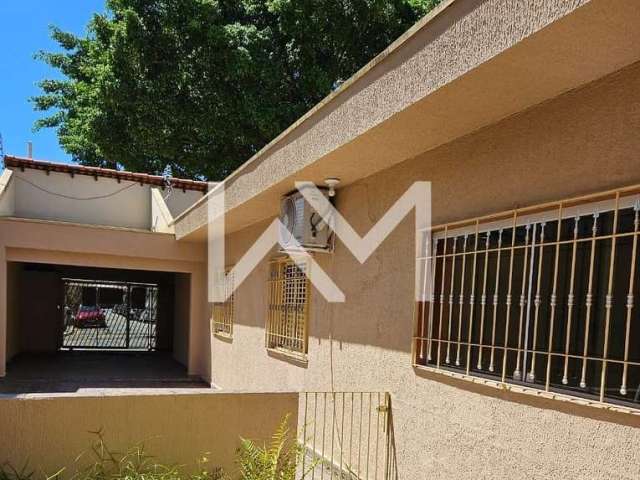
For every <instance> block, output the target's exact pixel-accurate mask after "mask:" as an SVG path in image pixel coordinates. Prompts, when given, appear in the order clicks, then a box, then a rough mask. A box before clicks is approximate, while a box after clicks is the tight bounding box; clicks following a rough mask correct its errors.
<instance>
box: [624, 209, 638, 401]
mask: <svg viewBox="0 0 640 480" xmlns="http://www.w3.org/2000/svg"><path fill="white" fill-rule="evenodd" d="M633 210H634V212H635V213H634V219H633V233H634V234H633V246H632V247H631V272H630V273H629V291H628V294H627V305H626V307H627V323H626V327H625V335H624V363H623V367H622V383H621V385H620V394H621V395H626V394H627V372H628V369H629V364H628V363H627V362H628V361H629V333H630V331H631V318H632V314H633V304H634V299H633V289H634V286H635V277H636V259H637V256H638V230H639V228H638V227H639V226H640V218H639V213H640V200H636V203H635V204H634V206H633Z"/></svg>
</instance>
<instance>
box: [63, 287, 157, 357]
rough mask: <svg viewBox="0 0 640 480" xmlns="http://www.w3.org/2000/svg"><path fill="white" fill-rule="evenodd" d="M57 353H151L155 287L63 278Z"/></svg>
mask: <svg viewBox="0 0 640 480" xmlns="http://www.w3.org/2000/svg"><path fill="white" fill-rule="evenodd" d="M62 284H63V292H64V301H63V305H62V309H61V310H62V315H63V318H62V322H60V326H61V331H60V349H61V350H73V349H98V350H134V351H154V350H155V349H156V347H157V332H158V329H157V324H158V296H159V288H158V284H153V283H132V282H113V281H105V280H83V279H75V278H63V279H62Z"/></svg>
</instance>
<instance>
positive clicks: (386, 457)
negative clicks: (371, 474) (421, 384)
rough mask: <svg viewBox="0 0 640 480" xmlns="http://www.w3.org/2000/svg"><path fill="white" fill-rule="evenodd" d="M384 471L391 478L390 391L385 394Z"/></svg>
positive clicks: (387, 477)
mask: <svg viewBox="0 0 640 480" xmlns="http://www.w3.org/2000/svg"><path fill="white" fill-rule="evenodd" d="M384 411H385V414H384V429H383V432H384V473H383V477H382V478H384V480H390V478H391V477H390V475H389V453H390V452H389V448H390V444H389V437H390V435H391V432H390V430H391V428H390V425H389V424H390V422H391V399H390V397H389V392H385V394H384Z"/></svg>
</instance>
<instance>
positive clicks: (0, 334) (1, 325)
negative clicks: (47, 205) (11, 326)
mask: <svg viewBox="0 0 640 480" xmlns="http://www.w3.org/2000/svg"><path fill="white" fill-rule="evenodd" d="M6 360H7V256H6V253H5V247H4V242H2V236H1V235H0V377H4V376H5V374H6V372H7V370H6V367H7V361H6Z"/></svg>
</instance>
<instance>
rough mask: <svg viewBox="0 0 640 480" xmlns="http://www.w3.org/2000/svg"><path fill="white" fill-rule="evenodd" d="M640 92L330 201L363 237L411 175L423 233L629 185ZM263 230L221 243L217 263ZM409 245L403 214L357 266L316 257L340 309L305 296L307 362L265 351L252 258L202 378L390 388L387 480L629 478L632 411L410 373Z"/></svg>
mask: <svg viewBox="0 0 640 480" xmlns="http://www.w3.org/2000/svg"><path fill="white" fill-rule="evenodd" d="M639 83H640V65H637V64H636V65H634V66H632V67H631V68H628V69H626V70H624V71H621V72H619V73H616V74H613V75H612V76H610V77H608V78H604V79H602V80H600V81H597V82H595V83H593V84H590V85H588V86H586V87H584V88H582V89H580V90H577V91H572V92H569V93H567V94H565V95H563V96H561V97H558V98H556V99H553V100H550V101H548V102H545V103H544V104H541V105H539V106H537V107H535V108H533V109H531V110H528V111H525V112H523V113H520V114H518V115H516V116H513V117H511V118H508V119H506V120H503V121H502V122H500V123H498V124H495V125H493V126H490V127H487V128H484V129H482V130H480V131H478V132H476V133H474V134H471V135H468V136H465V137H463V138H460V139H458V140H456V141H454V142H451V143H449V144H446V145H444V146H441V147H439V148H437V149H435V150H432V151H428V152H425V153H423V154H421V155H419V156H418V157H415V158H413V159H410V160H407V161H405V162H403V163H402V164H400V165H398V166H396V167H393V168H391V169H388V170H386V171H383V172H380V173H378V174H375V175H373V176H371V177H368V178H365V179H363V180H361V181H358V182H356V183H354V184H352V185H349V186H347V187H344V188H342V189H340V190H339V191H338V194H337V197H336V202H337V208H338V210H339V211H340V212H341V213H342V214H343V215H344V216H345V217H346V219H347V220H348V221H349V222H350V223H351V224H352V225H353V226H354V228H355V229H356V230H357V231H358V232H359V233H360V234H361V235H363V234H365V233H366V232H368V231H369V229H370V228H371V227H372V226H373V225H374V224H375V222H376V221H378V220H379V219H380V218H381V217H382V216H383V214H384V213H385V212H386V211H387V210H388V209H389V208H390V206H391V205H392V204H393V203H394V202H395V201H396V200H397V199H398V198H399V196H400V195H401V194H402V193H404V192H405V190H406V189H407V188H408V187H409V186H410V185H411V184H412V182H414V181H417V180H428V181H431V182H432V193H433V199H432V206H433V221H434V224H438V223H443V222H447V221H453V220H462V219H466V218H471V217H474V216H477V215H482V214H490V213H495V212H499V211H503V210H507V209H510V208H514V207H517V206H525V205H531V204H536V203H540V202H544V201H550V200H557V199H562V198H567V197H571V196H575V195H580V194H586V193H591V192H597V191H601V190H606V189H610V188H614V187H621V186H625V185H632V184H638V183H640V161H639V160H638V151H640V136H638V133H637V132H638V131H640V109H639V108H638V105H640V90H639V89H638V88H637V85H638V84H639ZM266 225H267V223H264V224H261V225H255V226H253V227H251V228H247V229H245V230H242V231H240V232H237V233H234V234H232V235H230V236H229V238H228V239H227V248H228V252H229V257H228V258H227V261H228V263H229V264H233V263H234V262H236V261H238V260H239V258H240V257H241V256H242V254H244V253H245V251H246V249H247V248H248V247H249V246H250V245H251V244H252V242H253V241H254V240H255V239H256V238H257V236H258V235H259V234H260V233H262V231H263V229H264V227H265V226H266ZM414 239H415V233H414V223H413V218H412V216H409V217H407V218H406V219H405V220H404V221H403V222H402V223H401V224H400V226H399V227H398V228H397V229H396V230H395V231H394V232H393V233H392V234H391V235H390V236H389V237H388V238H387V239H386V240H385V242H384V243H383V244H382V245H381V246H380V247H379V248H378V249H377V250H376V251H375V252H374V254H373V255H372V256H371V258H369V260H368V261H367V262H366V263H365V264H364V265H360V264H359V263H358V261H357V260H356V259H355V258H354V257H353V256H352V255H351V253H349V252H348V251H347V250H346V248H345V247H344V245H343V244H342V243H341V242H340V241H338V242H337V246H336V251H335V253H333V254H331V255H325V254H317V255H315V258H316V260H317V261H318V262H319V264H320V265H321V267H322V268H323V269H324V270H325V271H326V272H327V273H328V274H329V275H330V276H331V278H332V279H334V281H336V283H337V284H338V286H339V287H340V288H342V289H343V291H344V293H345V294H346V298H347V302H346V303H345V304H328V303H327V302H326V301H324V299H322V298H321V297H320V296H319V295H318V293H317V292H316V291H315V290H314V291H313V292H312V299H311V313H310V324H309V332H310V339H309V355H308V365H300V364H298V363H296V362H289V361H287V360H285V359H283V358H281V357H274V356H271V355H269V354H268V353H267V351H266V350H265V347H264V334H265V332H264V327H265V318H266V282H267V272H268V270H267V260H268V259H265V261H264V262H262V264H261V265H260V266H259V267H258V268H257V269H256V270H254V271H253V272H252V273H251V275H250V276H249V277H248V278H247V279H246V280H245V282H244V283H243V284H242V285H241V286H240V288H239V289H238V291H237V292H236V304H235V307H236V319H235V325H234V336H233V341H232V342H227V341H220V340H216V339H214V340H213V348H212V364H213V365H215V369H214V378H213V381H214V383H215V384H217V385H218V386H220V387H222V388H223V389H225V390H229V391H233V390H243V389H247V388H252V389H255V390H262V391H273V390H282V391H285V390H291V389H295V390H298V389H300V390H311V391H313V390H323V389H329V388H331V387H333V388H335V389H336V390H347V391H348V390H355V391H362V390H373V391H379V390H382V391H384V390H388V391H390V392H391V393H392V403H393V425H394V436H395V444H396V448H397V453H396V455H397V462H398V473H399V478H406V479H418V478H427V477H428V478H534V477H535V478H565V479H579V478H632V477H634V476H635V475H636V473H637V471H638V465H640V451H639V450H638V448H637V446H638V445H639V444H640V428H637V427H639V426H640V424H639V422H638V417H637V416H633V415H630V414H625V413H612V412H606V411H603V410H600V409H597V408H594V407H584V406H578V405H573V404H567V403H563V402H559V401H550V400H539V399H537V398H536V397H535V396H529V395H518V394H515V393H508V392H498V391H496V390H494V389H491V388H488V387H483V386H481V385H477V384H472V383H469V382H464V381H459V380H451V379H449V378H448V377H445V376H443V375H438V374H426V373H421V372H419V371H416V370H414V369H413V368H412V359H411V337H412V333H413V322H414V320H413V315H414V268H415V258H414V252H415V248H414ZM331 339H333V344H332V343H331ZM632 472H633V473H632Z"/></svg>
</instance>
